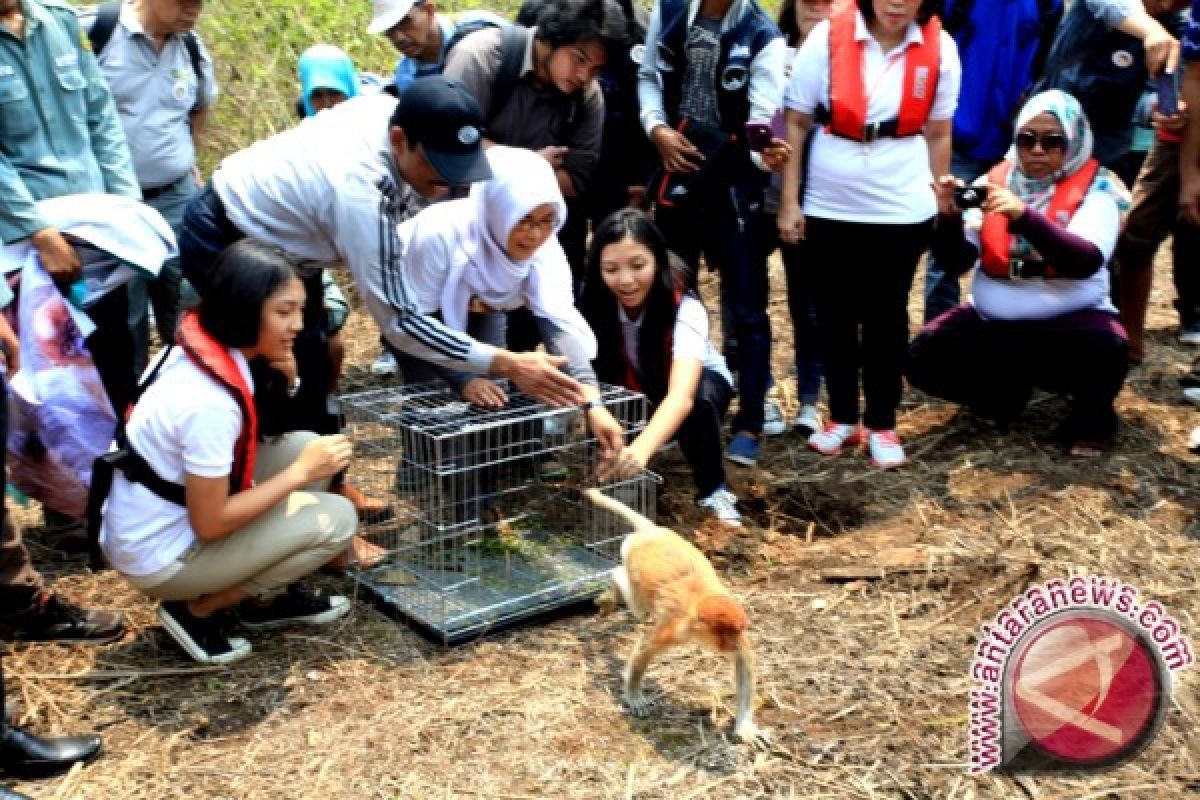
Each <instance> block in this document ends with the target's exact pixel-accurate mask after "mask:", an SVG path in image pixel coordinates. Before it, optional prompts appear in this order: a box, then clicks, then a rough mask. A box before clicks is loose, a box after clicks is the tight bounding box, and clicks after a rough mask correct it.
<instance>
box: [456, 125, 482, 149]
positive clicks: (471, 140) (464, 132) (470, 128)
mask: <svg viewBox="0 0 1200 800" xmlns="http://www.w3.org/2000/svg"><path fill="white" fill-rule="evenodd" d="M458 140H459V141H460V142H462V143H463V144H465V145H472V144H476V143H478V142H479V128H476V127H475V126H474V125H463V126H462V127H461V128H459V129H458Z"/></svg>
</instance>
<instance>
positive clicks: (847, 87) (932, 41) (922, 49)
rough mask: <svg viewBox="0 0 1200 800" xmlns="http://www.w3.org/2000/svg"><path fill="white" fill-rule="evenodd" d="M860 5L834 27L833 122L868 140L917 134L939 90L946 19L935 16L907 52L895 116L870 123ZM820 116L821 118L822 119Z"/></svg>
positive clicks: (836, 128)
mask: <svg viewBox="0 0 1200 800" xmlns="http://www.w3.org/2000/svg"><path fill="white" fill-rule="evenodd" d="M857 24H858V10H857V8H856V7H855V6H851V7H850V8H848V9H846V10H845V11H842V12H841V13H839V14H835V15H834V16H833V18H832V20H830V28H829V102H830V106H831V109H830V111H829V128H828V130H829V131H830V132H831V133H835V134H837V135H838V136H841V137H843V138H846V139H853V140H854V141H856V142H869V141H874V140H875V139H877V138H879V136H896V137H904V136H916V135H917V134H919V133H921V131H922V130H923V129H924V128H925V123H926V122H927V121H928V119H929V113H930V111H932V110H933V101H934V98H935V97H936V95H937V81H938V65H939V63H940V61H941V44H942V21H941V20H940V19H938V18H937V17H936V16H935V17H930V19H929V21H928V22H926V23H925V24H924V25H923V26H922V27H921V38H922V41H921V42H913V43H911V44H909V45H908V49H907V50H906V51H905V53H904V97H903V98H902V99H901V101H900V113H899V114H898V115H897V116H896V118H895V119H892V120H887V121H885V122H882V123H879V124H878V125H871V126H869V127H868V125H867V101H868V99H869V98H868V97H867V92H866V87H865V86H864V85H863V54H864V51H865V49H866V42H865V41H860V40H858V39H857V38H855V36H854V33H855V30H856V28H857ZM818 121H820V120H818Z"/></svg>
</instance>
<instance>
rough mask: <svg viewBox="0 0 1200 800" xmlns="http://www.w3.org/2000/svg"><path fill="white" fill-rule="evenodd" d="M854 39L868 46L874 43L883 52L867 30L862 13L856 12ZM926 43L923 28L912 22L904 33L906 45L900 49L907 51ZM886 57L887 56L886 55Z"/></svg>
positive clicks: (881, 47)
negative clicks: (916, 45)
mask: <svg viewBox="0 0 1200 800" xmlns="http://www.w3.org/2000/svg"><path fill="white" fill-rule="evenodd" d="M854 38H855V39H856V40H858V41H860V42H866V43H867V44H868V45H870V44H871V43H872V42H874V44H875V46H876V47H879V48H880V49H881V50H882V49H883V46H882V45H880V44H879V42H878V41H876V40H875V37H874V36H872V35H871V31H869V30H868V29H867V21H866V20H865V19H863V15H862V12H861V11H857V12H855V21H854ZM924 42H925V36H924V35H923V34H922V33H921V26H920V25H918V24H917V23H916V22H910V23H908V30H906V31H905V32H904V43H903V44H902V45H901V46H900V48H899V49H903V50H907V49H908V46H909V45H911V44H924ZM884 55H887V54H886V53H885V54H884Z"/></svg>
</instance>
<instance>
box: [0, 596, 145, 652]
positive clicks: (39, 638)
mask: <svg viewBox="0 0 1200 800" xmlns="http://www.w3.org/2000/svg"><path fill="white" fill-rule="evenodd" d="M124 633H125V625H124V623H122V622H121V618H120V617H119V616H117V615H116V614H113V613H111V612H108V611H90V610H88V609H85V608H80V607H79V606H76V605H73V604H71V603H68V602H67V601H66V600H63V599H62V598H61V597H59V596H58V595H56V594H49V593H43V594H42V595H41V596H40V597H39V598H38V599H37V600H36V601H34V603H33V605H31V606H30V607H29V608H27V609H25V610H24V611H18V612H17V613H15V614H8V615H6V616H4V617H0V641H8V642H82V643H88V644H105V643H107V642H112V641H116V640H117V639H120V638H121V636H122V635H123V634H124Z"/></svg>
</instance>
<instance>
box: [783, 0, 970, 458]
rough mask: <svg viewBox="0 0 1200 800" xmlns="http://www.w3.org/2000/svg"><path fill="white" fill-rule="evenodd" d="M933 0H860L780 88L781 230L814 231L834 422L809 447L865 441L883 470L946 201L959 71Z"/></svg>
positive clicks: (817, 39)
mask: <svg viewBox="0 0 1200 800" xmlns="http://www.w3.org/2000/svg"><path fill="white" fill-rule="evenodd" d="M933 5H935V4H933V3H930V2H928V0H924V2H923V0H858V3H857V6H855V7H851V8H848V9H846V10H844V11H840V12H838V13H837V14H835V15H834V16H833V18H832V19H831V20H830V21H829V22H822V23H820V24H819V25H818V26H817V27H816V28H815V29H814V30H813V31H812V33H811V34H810V35H809V37H808V38H807V39H806V40H805V41H804V44H803V45H802V46H801V48H800V50H799V52H798V53H797V54H796V59H795V61H794V62H793V64H792V72H791V80H790V83H789V85H788V90H787V94H786V96H785V98H784V105H785V106H786V107H787V120H788V142H789V143H790V144H791V146H792V149H793V152H795V153H796V154H797V156H796V157H794V158H792V159H791V160H790V161H789V163H788V165H787V168H786V170H785V172H784V182H783V192H782V197H781V200H780V209H779V217H778V221H779V231H780V236H781V238H783V240H784V241H785V242H795V241H798V240H799V239H805V240H806V241H807V242H808V248H809V253H810V255H809V260H808V264H809V269H812V270H813V271H814V274H813V278H814V282H815V290H816V299H817V302H816V306H817V321H818V328H819V332H820V341H821V359H822V363H823V371H824V375H825V387H826V392H827V393H828V395H829V415H830V423H829V424H828V425H826V427H825V429H824V430H821V431H818V432H816V433H814V434H813V435H812V436H811V437H809V440H808V442H809V446H811V447H812V448H813V449H814V450H817V451H818V452H820V453H823V454H825V455H836V454H838V453H840V452H841V451H842V449H843V448H845V447H847V446H858V445H862V444H865V445H866V446H867V448H868V449H869V451H870V454H871V459H872V461H873V462H874V463H875V464H876V465H877V466H879V467H896V466H899V465H901V464H903V463H904V461H905V455H904V448H903V445H901V443H900V439H899V438H898V437H897V436H896V431H895V427H896V408H897V406H899V404H900V396H901V390H902V378H901V376H902V370H903V363H904V358H905V353H906V351H907V346H908V312H907V304H908V292H909V288H910V286H911V284H912V278H913V273H914V271H915V270H916V265H917V262H918V260H919V259H920V257H921V254H922V252H924V250H925V248H926V247H927V245H928V242H929V237H930V234H931V231H932V226H933V218H934V216H935V214H936V213H937V211H938V208H939V205H941V206H942V207H946V208H948V207H949V203H950V199H949V195H948V194H942V195H939V192H938V190H937V189H935V186H934V181H933V176H934V175H944V174H946V173H947V172H948V171H949V165H950V132H951V123H952V118H953V116H954V109H955V105H956V103H957V98H958V87H959V79H960V71H961V70H960V66H959V61H958V52H957V50H956V48H955V45H954V40H953V39H952V38H951V37H950V36H949V35H948V34H946V33H945V32H943V31H942V30H941V23H940V22H939V21H938V19H937V18H936V17H934V16H932V6H933ZM831 52H832V53H833V57H832V58H831ZM831 67H832V68H831ZM814 126H815V127H814ZM810 133H811V139H810ZM802 185H803V187H804V190H803V193H802V192H801V186H802ZM946 191H947V192H948V190H946ZM860 328H861V333H860ZM860 372H861V381H862V389H863V392H862V393H863V395H864V397H865V401H866V404H865V411H863V412H861V413H860V404H859V402H860V401H859V381H860ZM860 421H861V423H862V425H861V426H860Z"/></svg>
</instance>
